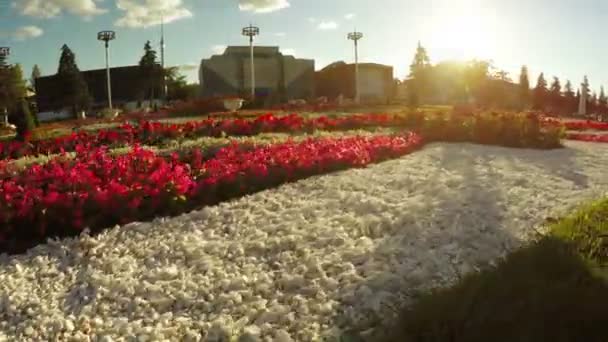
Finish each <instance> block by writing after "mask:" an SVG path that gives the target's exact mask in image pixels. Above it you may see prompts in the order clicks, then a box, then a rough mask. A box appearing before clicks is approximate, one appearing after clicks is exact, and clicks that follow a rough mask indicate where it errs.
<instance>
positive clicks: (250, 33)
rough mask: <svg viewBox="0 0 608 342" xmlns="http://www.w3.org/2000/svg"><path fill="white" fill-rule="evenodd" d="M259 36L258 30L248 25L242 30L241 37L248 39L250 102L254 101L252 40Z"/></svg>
mask: <svg viewBox="0 0 608 342" xmlns="http://www.w3.org/2000/svg"><path fill="white" fill-rule="evenodd" d="M259 34H260V28H259V27H256V26H253V25H251V24H249V26H247V27H244V28H243V36H247V37H249V55H250V56H249V58H250V60H251V66H250V67H251V100H252V101H253V100H254V99H255V62H254V54H253V39H254V38H255V36H257V35H259Z"/></svg>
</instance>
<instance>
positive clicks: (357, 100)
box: [347, 29, 363, 104]
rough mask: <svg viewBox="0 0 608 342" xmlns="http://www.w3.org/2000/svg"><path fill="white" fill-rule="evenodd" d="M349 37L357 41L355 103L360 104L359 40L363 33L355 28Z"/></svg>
mask: <svg viewBox="0 0 608 342" xmlns="http://www.w3.org/2000/svg"><path fill="white" fill-rule="evenodd" d="M347 38H348V39H349V40H352V41H354V42H355V103H357V104H359V103H360V100H361V95H360V93H359V40H361V39H362V38H363V33H361V32H357V30H356V29H355V31H354V32H350V33H349V34H348V36H347Z"/></svg>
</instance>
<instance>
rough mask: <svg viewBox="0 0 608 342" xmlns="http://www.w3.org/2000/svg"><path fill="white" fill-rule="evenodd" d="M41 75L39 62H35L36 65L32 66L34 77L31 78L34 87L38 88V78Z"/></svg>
mask: <svg viewBox="0 0 608 342" xmlns="http://www.w3.org/2000/svg"><path fill="white" fill-rule="evenodd" d="M40 76H41V73H40V68H39V67H38V64H34V67H33V68H32V77H31V78H30V85H31V86H32V88H34V89H36V79H37V78H39V77H40Z"/></svg>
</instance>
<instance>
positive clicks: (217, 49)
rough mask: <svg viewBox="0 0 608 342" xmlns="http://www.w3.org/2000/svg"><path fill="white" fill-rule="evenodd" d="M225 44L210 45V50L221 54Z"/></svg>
mask: <svg viewBox="0 0 608 342" xmlns="http://www.w3.org/2000/svg"><path fill="white" fill-rule="evenodd" d="M226 48H227V46H226V45H213V46H212V47H211V51H213V53H214V54H216V55H221V54H223V53H224V51H225V50H226Z"/></svg>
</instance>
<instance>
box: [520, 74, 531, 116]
mask: <svg viewBox="0 0 608 342" xmlns="http://www.w3.org/2000/svg"><path fill="white" fill-rule="evenodd" d="M519 105H520V107H521V108H520V109H525V108H527V107H528V106H529V105H530V79H529V77H528V67H527V66H525V65H524V66H522V67H521V73H520V74H519Z"/></svg>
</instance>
